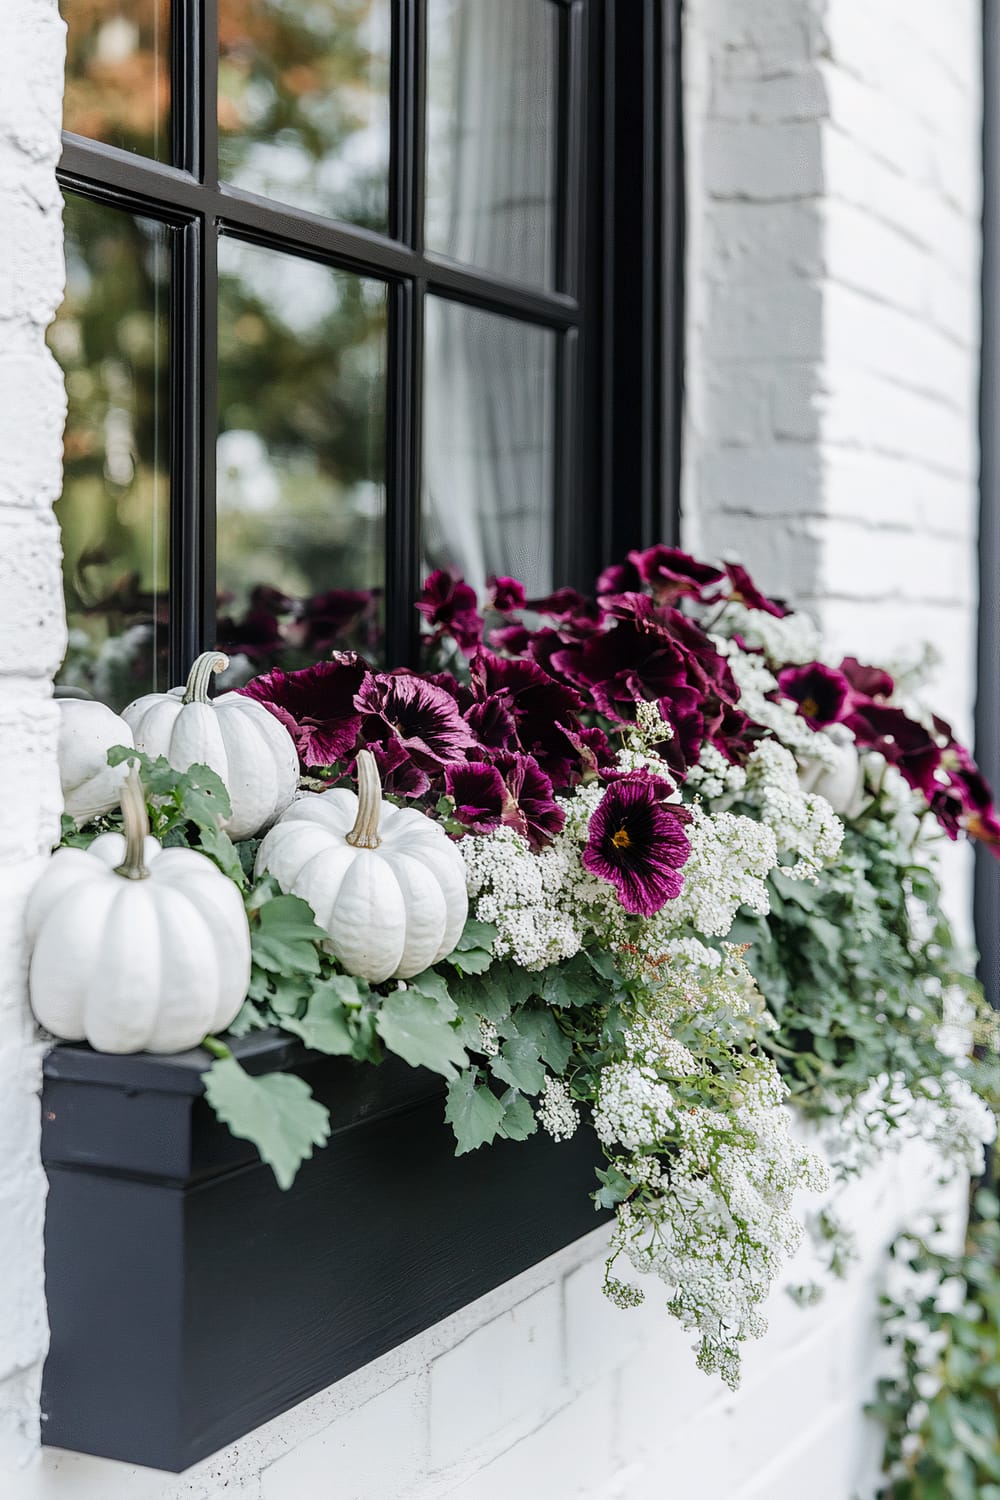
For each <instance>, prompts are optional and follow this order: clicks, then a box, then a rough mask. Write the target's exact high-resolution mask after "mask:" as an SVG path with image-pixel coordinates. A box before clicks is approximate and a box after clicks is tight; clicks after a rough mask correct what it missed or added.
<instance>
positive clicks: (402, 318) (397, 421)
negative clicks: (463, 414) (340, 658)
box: [385, 279, 425, 665]
mask: <svg viewBox="0 0 1000 1500" xmlns="http://www.w3.org/2000/svg"><path fill="white" fill-rule="evenodd" d="M424 290H425V289H424V284H423V282H422V281H421V280H420V279H417V280H416V281H403V282H398V283H397V284H396V285H395V286H394V287H392V289H391V303H390V315H389V384H388V391H387V393H386V395H387V411H386V495H387V506H386V578H385V588H386V601H385V639H386V657H387V660H388V662H389V664H390V665H399V664H404V663H412V662H415V660H416V653H417V647H418V640H417V615H416V610H415V609H414V607H413V606H414V600H415V598H416V594H417V588H418V586H419V581H420V485H421V456H420V449H421V423H422V369H423V329H424Z"/></svg>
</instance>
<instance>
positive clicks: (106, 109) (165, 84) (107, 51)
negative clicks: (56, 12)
mask: <svg viewBox="0 0 1000 1500" xmlns="http://www.w3.org/2000/svg"><path fill="white" fill-rule="evenodd" d="M62 13H63V18H64V20H65V21H66V28H67V31H66V100H65V105H64V114H63V124H64V125H65V127H66V129H67V130H72V131H74V132H75V133H76V134H77V135H86V136H90V138H91V139H92V140H95V141H106V142H107V143H108V145H109V146H121V147H123V148H124V150H126V151H136V152H138V153H139V155H140V156H149V157H152V158H153V160H154V161H169V160H170V0H62Z"/></svg>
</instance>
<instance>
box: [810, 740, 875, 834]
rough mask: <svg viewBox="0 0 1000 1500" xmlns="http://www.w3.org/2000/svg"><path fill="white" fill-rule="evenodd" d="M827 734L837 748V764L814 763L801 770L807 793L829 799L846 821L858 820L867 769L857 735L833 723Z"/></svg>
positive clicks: (862, 803)
mask: <svg viewBox="0 0 1000 1500" xmlns="http://www.w3.org/2000/svg"><path fill="white" fill-rule="evenodd" d="M824 733H825V735H826V737H827V739H829V740H830V741H831V742H832V744H833V747H834V761H833V765H831V766H826V765H824V764H823V762H822V761H818V760H814V761H810V762H809V763H808V764H807V765H805V766H802V767H800V769H799V782H800V784H801V786H802V789H803V790H804V791H806V792H816V793H818V795H819V796H820V797H825V798H826V800H827V802H829V804H830V806H831V807H832V808H833V810H834V812H835V813H837V814H838V815H839V816H840V817H842V818H856V817H857V816H858V814H859V813H860V812H861V810H862V808H863V807H864V804H865V768H864V764H863V762H862V759H861V756H860V754H859V753H858V748H857V746H856V745H855V743H854V736H853V735H852V734H851V731H850V730H849V729H848V728H847V727H846V726H845V725H844V724H831V725H829V727H828V728H827V729H826V730H824Z"/></svg>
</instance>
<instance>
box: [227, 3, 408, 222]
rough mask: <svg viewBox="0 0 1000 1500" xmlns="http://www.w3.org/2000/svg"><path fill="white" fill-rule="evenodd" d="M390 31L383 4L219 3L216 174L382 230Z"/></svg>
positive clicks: (386, 173)
mask: <svg viewBox="0 0 1000 1500" xmlns="http://www.w3.org/2000/svg"><path fill="white" fill-rule="evenodd" d="M390 33H391V9H390V0H219V54H220V56H219V171H220V175H221V176H222V177H223V178H224V180H225V181H227V182H231V183H233V184H235V185H236V186H238V187H242V188H245V189H247V191H249V192H253V193H259V194H261V195H263V196H264V197H268V198H274V199H276V200H277V201H278V202H280V203H289V204H292V205H293V206H294V207H296V208H305V209H309V210H311V211H312V212H314V213H320V214H325V215H327V216H328V217H331V218H336V219H345V220H347V221H348V222H350V223H354V224H362V225H365V226H366V227H368V228H371V229H383V230H384V229H385V228H386V226H387V222H388V184H389V51H390Z"/></svg>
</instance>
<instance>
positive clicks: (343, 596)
mask: <svg viewBox="0 0 1000 1500" xmlns="http://www.w3.org/2000/svg"><path fill="white" fill-rule="evenodd" d="M385 369H386V290H385V286H384V285H383V283H381V282H378V281H372V280H369V279H367V278H365V277H361V276H355V275H353V274H352V273H350V272H347V271H337V270H333V269H331V268H330V267H329V266H322V265H317V264H316V263H315V262H312V261H307V260H301V259H298V258H297V257H295V256H291V255H283V254H281V253H279V252H278V251H274V250H264V249H261V248H259V247H258V246H256V245H247V244H243V243H242V242H241V241H239V240H234V239H223V240H222V241H221V242H220V245H219V453H218V583H219V589H220V599H219V612H220V618H219V623H218V634H217V639H218V643H219V645H220V646H223V647H224V648H225V649H226V650H228V651H229V652H230V653H231V654H240V655H243V656H245V657H246V658H247V659H248V664H250V663H252V666H253V670H254V671H261V670H266V669H267V668H268V667H270V666H273V665H278V664H280V665H281V666H284V667H296V666H303V665H305V664H306V663H308V662H311V661H315V660H316V659H317V658H318V657H322V656H328V655H329V653H330V651H331V650H348V649H357V650H361V651H364V652H365V653H366V655H378V654H379V652H380V651H381V642H382V615H383V610H382V598H383V592H384V587H385V438H384V432H385V386H386V373H385ZM246 675H250V673H249V670H248V671H247V673H246Z"/></svg>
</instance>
